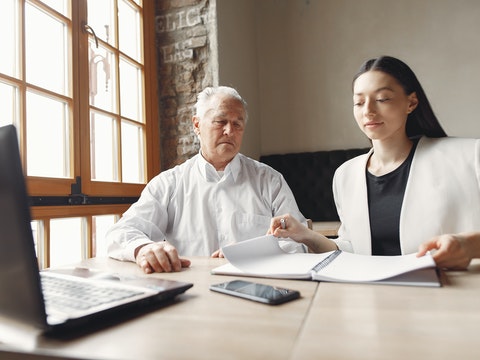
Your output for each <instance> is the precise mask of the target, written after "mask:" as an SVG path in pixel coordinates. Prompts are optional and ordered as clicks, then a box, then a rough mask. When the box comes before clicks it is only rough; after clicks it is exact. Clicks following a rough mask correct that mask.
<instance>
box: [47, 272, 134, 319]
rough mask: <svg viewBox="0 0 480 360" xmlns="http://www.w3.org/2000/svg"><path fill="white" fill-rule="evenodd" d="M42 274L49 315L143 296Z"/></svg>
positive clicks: (110, 287)
mask: <svg viewBox="0 0 480 360" xmlns="http://www.w3.org/2000/svg"><path fill="white" fill-rule="evenodd" d="M40 274H41V280H42V290H43V296H44V299H45V306H46V309H47V313H49V312H50V311H55V312H57V311H60V312H64V313H68V312H71V311H78V310H88V309H90V308H92V307H95V306H99V305H102V304H107V303H111V302H114V301H118V300H123V299H127V298H130V297H133V296H136V295H140V294H142V292H141V291H135V290H130V289H123V288H116V287H112V286H108V285H107V284H105V285H103V284H102V285H99V284H94V283H91V282H85V281H82V280H81V279H78V280H77V279H75V278H72V279H66V278H60V277H55V276H48V275H45V274H43V273H40Z"/></svg>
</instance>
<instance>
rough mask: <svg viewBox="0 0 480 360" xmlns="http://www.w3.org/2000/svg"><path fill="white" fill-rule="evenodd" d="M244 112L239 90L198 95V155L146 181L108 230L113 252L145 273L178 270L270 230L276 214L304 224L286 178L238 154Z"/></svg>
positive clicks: (215, 89) (219, 89)
mask: <svg viewBox="0 0 480 360" xmlns="http://www.w3.org/2000/svg"><path fill="white" fill-rule="evenodd" d="M247 116H248V115H247V109H246V102H245V101H244V100H243V99H242V97H241V96H240V95H239V94H238V92H237V91H236V90H235V89H232V88H230V87H225V86H220V87H209V88H206V89H205V90H203V91H202V92H201V93H200V94H199V95H198V100H197V103H196V105H195V115H194V116H193V118H192V121H193V130H194V132H195V133H196V134H197V136H198V137H199V139H200V152H199V154H197V155H195V156H194V157H192V158H191V159H189V160H187V161H186V162H184V163H183V164H181V165H179V166H176V167H174V168H173V169H169V170H166V171H163V172H162V173H160V174H159V175H157V176H156V177H155V178H154V179H152V180H151V181H150V182H149V183H148V184H147V186H146V187H145V189H144V190H143V192H142V194H141V196H140V198H139V200H138V201H137V202H136V203H135V204H133V205H132V206H131V207H130V208H129V209H128V210H127V211H126V212H125V214H124V215H123V217H122V218H121V219H120V220H119V221H118V222H117V223H116V224H115V225H114V226H113V227H112V228H111V229H110V230H109V232H108V234H107V241H108V243H109V250H108V253H109V256H111V257H113V258H115V259H119V260H126V261H136V263H137V264H138V265H139V266H140V267H141V268H142V269H143V271H144V272H145V273H152V272H171V271H180V270H181V268H182V267H188V266H190V261H189V260H188V259H186V258H181V257H180V256H179V255H181V256H182V257H183V256H194V255H200V256H207V255H210V256H213V257H219V256H223V255H222V253H221V251H220V249H221V247H222V246H224V245H227V244H230V243H233V242H238V241H242V240H246V239H249V238H253V237H257V236H261V235H264V234H266V233H267V231H268V229H269V225H270V220H271V218H272V217H273V216H276V215H279V214H285V213H290V214H292V216H294V217H296V218H297V219H298V220H299V221H301V222H305V218H304V217H303V215H302V214H301V213H300V211H299V209H298V206H297V204H296V201H295V199H294V197H293V194H292V192H291V190H290V188H289V187H288V185H287V183H286V182H285V180H284V178H283V176H282V175H281V174H280V173H278V172H277V171H275V170H274V169H272V168H271V167H269V166H267V165H265V164H262V163H260V162H258V161H255V160H253V159H250V158H248V157H246V156H244V155H242V154H240V153H239V150H240V146H241V144H242V138H243V134H244V130H245V125H246V123H247ZM295 246H296V245H295ZM302 249H303V248H302Z"/></svg>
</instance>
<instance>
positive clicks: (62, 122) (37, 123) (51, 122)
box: [26, 92, 72, 178]
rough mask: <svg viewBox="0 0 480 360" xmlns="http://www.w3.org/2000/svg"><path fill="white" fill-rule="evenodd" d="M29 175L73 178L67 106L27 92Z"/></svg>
mask: <svg viewBox="0 0 480 360" xmlns="http://www.w3.org/2000/svg"><path fill="white" fill-rule="evenodd" d="M26 108H27V175H29V176H45V177H57V178H70V177H71V173H72V172H71V170H70V149H71V144H70V126H69V121H68V115H67V113H68V112H67V104H66V103H64V102H61V101H56V100H53V99H51V98H47V97H44V96H41V95H38V94H36V93H32V92H27V104H26Z"/></svg>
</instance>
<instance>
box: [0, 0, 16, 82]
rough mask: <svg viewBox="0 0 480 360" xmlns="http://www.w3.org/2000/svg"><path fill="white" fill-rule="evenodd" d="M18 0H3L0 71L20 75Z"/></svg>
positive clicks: (0, 22)
mask: <svg viewBox="0 0 480 360" xmlns="http://www.w3.org/2000/svg"><path fill="white" fill-rule="evenodd" d="M16 5H17V1H16V0H2V9H1V11H0V49H2V55H1V56H0V72H1V73H4V74H7V75H10V76H14V77H18V75H19V74H18V46H19V37H18V31H17V29H18V28H17V18H18V11H17V10H18V8H17V6H16Z"/></svg>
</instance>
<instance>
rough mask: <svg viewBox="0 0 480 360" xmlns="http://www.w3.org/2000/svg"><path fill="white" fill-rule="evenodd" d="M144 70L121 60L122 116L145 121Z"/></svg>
mask: <svg viewBox="0 0 480 360" xmlns="http://www.w3.org/2000/svg"><path fill="white" fill-rule="evenodd" d="M141 78H142V72H141V71H140V69H139V68H138V67H136V66H135V65H133V64H131V63H129V62H128V61H125V60H123V59H121V60H120V104H121V114H122V117H126V118H129V119H132V120H136V121H142V122H143V116H142V115H143V114H142V98H143V96H142V94H143V92H142V89H143V84H142V80H141Z"/></svg>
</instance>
